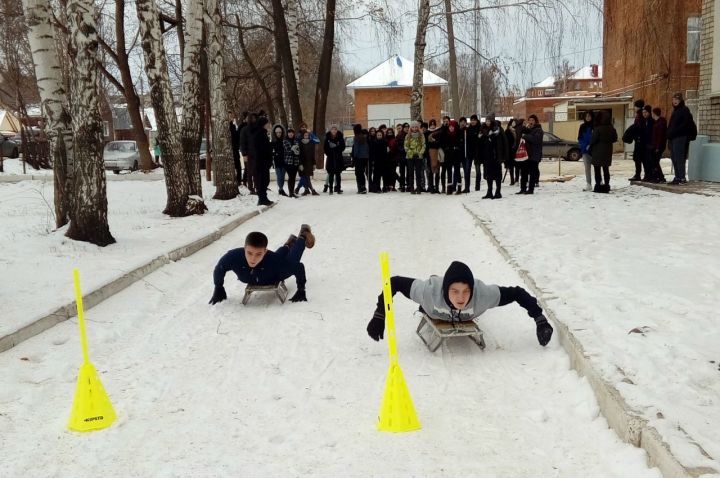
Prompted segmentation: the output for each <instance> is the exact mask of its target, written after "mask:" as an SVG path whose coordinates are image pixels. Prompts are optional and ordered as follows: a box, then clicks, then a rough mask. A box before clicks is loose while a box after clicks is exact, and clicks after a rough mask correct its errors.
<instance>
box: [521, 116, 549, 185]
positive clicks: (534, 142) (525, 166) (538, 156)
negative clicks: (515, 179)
mask: <svg viewBox="0 0 720 478" xmlns="http://www.w3.org/2000/svg"><path fill="white" fill-rule="evenodd" d="M521 138H522V139H524V140H525V147H526V148H527V153H528V159H527V161H524V162H523V163H521V165H520V168H521V170H520V191H519V192H517V193H516V194H533V193H534V191H535V185H536V184H537V183H538V181H539V180H540V161H541V160H542V147H543V130H542V126H540V121H538V117H537V116H535V115H530V116H528V120H527V124H526V125H525V126H523V129H522V134H521Z"/></svg>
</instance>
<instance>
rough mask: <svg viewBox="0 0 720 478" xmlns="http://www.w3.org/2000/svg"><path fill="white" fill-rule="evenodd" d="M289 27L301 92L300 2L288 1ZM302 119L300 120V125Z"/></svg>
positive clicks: (297, 80) (292, 53)
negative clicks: (299, 48)
mask: <svg viewBox="0 0 720 478" xmlns="http://www.w3.org/2000/svg"><path fill="white" fill-rule="evenodd" d="M287 14H288V18H287V27H288V39H289V41H290V56H291V57H292V61H293V72H294V73H295V84H296V85H297V89H298V92H299V91H300V56H299V51H298V31H297V29H298V0H287ZM300 121H302V118H298V123H299V122H300Z"/></svg>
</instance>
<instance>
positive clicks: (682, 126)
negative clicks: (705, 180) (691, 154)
mask: <svg viewBox="0 0 720 478" xmlns="http://www.w3.org/2000/svg"><path fill="white" fill-rule="evenodd" d="M672 104H673V112H672V114H671V115H670V123H669V124H668V128H667V138H668V140H669V141H670V157H671V159H672V162H673V167H674V170H675V178H674V179H673V180H672V182H671V183H670V184H685V183H686V182H687V180H686V179H685V161H686V160H687V147H688V144H689V141H690V139H689V136H690V133H691V129H692V125H693V118H692V113H690V109H689V108H688V107H687V106H685V100H684V99H683V96H682V93H675V94H674V95H673V98H672Z"/></svg>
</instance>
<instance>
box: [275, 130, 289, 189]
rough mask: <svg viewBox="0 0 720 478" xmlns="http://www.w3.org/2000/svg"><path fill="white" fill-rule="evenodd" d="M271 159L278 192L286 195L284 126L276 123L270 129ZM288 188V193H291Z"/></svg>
mask: <svg viewBox="0 0 720 478" xmlns="http://www.w3.org/2000/svg"><path fill="white" fill-rule="evenodd" d="M271 144H272V161H273V166H274V167H275V177H276V178H277V185H278V194H279V195H281V196H287V193H286V192H285V189H284V188H285V128H284V127H283V126H282V125H280V124H276V125H275V126H273V129H272V142H271ZM292 192H293V191H292V189H290V193H292Z"/></svg>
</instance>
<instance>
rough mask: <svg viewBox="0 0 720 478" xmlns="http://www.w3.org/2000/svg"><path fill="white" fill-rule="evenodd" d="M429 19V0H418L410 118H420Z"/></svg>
mask: <svg viewBox="0 0 720 478" xmlns="http://www.w3.org/2000/svg"><path fill="white" fill-rule="evenodd" d="M429 20H430V0H419V2H418V22H417V30H416V32H415V58H414V65H413V66H414V70H413V87H412V93H411V94H410V118H412V119H413V120H419V119H420V118H422V103H423V72H424V70H425V46H426V43H425V36H426V34H427V26H428V21H429Z"/></svg>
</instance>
